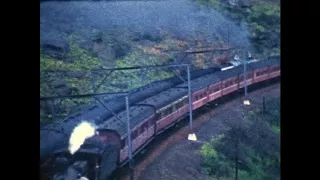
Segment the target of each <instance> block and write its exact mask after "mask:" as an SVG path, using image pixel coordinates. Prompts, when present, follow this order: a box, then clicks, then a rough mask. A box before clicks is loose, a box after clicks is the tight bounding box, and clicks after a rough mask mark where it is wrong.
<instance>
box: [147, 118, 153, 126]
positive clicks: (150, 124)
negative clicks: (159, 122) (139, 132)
mask: <svg viewBox="0 0 320 180" xmlns="http://www.w3.org/2000/svg"><path fill="white" fill-rule="evenodd" d="M153 122H154V119H153V118H151V119H149V121H148V127H152V125H153Z"/></svg>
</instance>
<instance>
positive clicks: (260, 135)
mask: <svg viewBox="0 0 320 180" xmlns="http://www.w3.org/2000/svg"><path fill="white" fill-rule="evenodd" d="M266 106H267V113H263V111H262V109H261V108H262V107H261V108H255V109H251V110H248V111H247V112H246V113H245V118H244V120H242V119H239V121H241V122H239V124H238V123H237V124H236V125H234V126H230V127H231V129H230V130H228V131H227V132H226V133H225V134H224V135H223V136H219V137H218V138H214V139H212V140H211V141H210V142H209V143H205V144H204V145H203V146H202V147H201V155H202V157H203V158H204V163H203V167H204V171H205V172H206V173H207V174H208V175H210V176H211V177H213V178H220V177H224V178H232V177H234V172H235V159H238V175H239V179H246V180H247V179H248V180H257V179H279V173H278V172H277V171H279V169H280V158H279V157H280V149H279V148H280V146H279V145H278V141H279V138H277V137H279V132H280V127H279V125H278V124H276V123H275V124H274V123H272V122H273V121H274V119H276V120H278V121H280V119H279V118H280V116H279V113H280V101H279V99H267V100H266ZM273 124H274V125H273ZM230 125H231V124H230ZM236 147H238V148H236ZM236 157H237V158H236Z"/></svg>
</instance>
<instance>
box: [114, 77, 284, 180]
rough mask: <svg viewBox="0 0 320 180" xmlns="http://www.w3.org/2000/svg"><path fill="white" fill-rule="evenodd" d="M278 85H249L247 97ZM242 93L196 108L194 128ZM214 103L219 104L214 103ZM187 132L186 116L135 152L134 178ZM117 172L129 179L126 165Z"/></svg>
mask: <svg viewBox="0 0 320 180" xmlns="http://www.w3.org/2000/svg"><path fill="white" fill-rule="evenodd" d="M279 86H280V83H279V80H273V81H270V82H266V83H262V86H261V87H259V86H254V87H253V86H251V87H250V88H249V92H252V94H248V97H249V98H251V99H253V98H252V97H253V96H261V94H267V93H266V92H270V91H271V90H272V89H276V88H279ZM242 94H243V92H240V93H239V92H236V93H234V94H230V96H229V97H227V98H225V99H223V100H218V101H214V102H211V103H209V104H208V105H207V106H205V107H202V108H200V109H198V110H197V111H196V112H195V114H194V121H193V127H194V130H195V131H197V130H198V129H199V128H200V127H201V126H203V125H205V124H206V123H207V122H208V121H209V120H210V119H211V118H212V117H213V116H215V115H216V108H220V107H221V108H222V107H223V109H228V108H231V107H232V106H233V103H232V102H234V101H237V100H241V99H243V95H242ZM216 103H219V104H218V105H216ZM259 105H261V104H257V100H254V99H253V103H252V105H251V106H250V108H254V107H255V106H259ZM239 109H240V108H239ZM240 111H241V110H240ZM188 133H189V129H188V118H185V119H183V120H181V121H180V122H179V123H178V124H176V125H175V126H173V127H171V128H169V129H167V131H166V133H162V134H161V135H159V136H158V137H157V138H155V139H154V140H153V141H152V142H151V143H150V144H149V145H148V146H146V147H145V148H144V149H143V150H142V151H141V152H142V153H140V154H137V155H136V157H135V158H134V159H135V163H136V165H135V180H145V178H141V176H142V174H143V172H144V171H145V170H146V168H147V167H148V166H149V165H150V164H151V163H152V162H153V161H154V160H155V159H157V158H158V157H159V156H160V155H161V154H162V153H164V152H165V151H166V150H167V149H168V148H169V147H171V146H172V145H174V144H176V143H177V142H181V140H186V141H187V137H188ZM193 143H199V144H202V143H203V142H201V141H199V140H197V141H195V142H193ZM118 173H119V174H118V177H114V178H115V179H119V180H129V167H128V165H126V166H124V167H122V168H120V169H119V171H118Z"/></svg>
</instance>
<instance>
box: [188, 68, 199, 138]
mask: <svg viewBox="0 0 320 180" xmlns="http://www.w3.org/2000/svg"><path fill="white" fill-rule="evenodd" d="M187 71H188V96H189V131H190V132H189V135H188V139H189V140H191V141H196V140H197V137H196V134H195V133H193V129H192V93H191V81H190V65H189V66H187Z"/></svg>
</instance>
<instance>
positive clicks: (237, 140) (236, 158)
mask: <svg viewBox="0 0 320 180" xmlns="http://www.w3.org/2000/svg"><path fill="white" fill-rule="evenodd" d="M238 151H239V137H236V157H235V165H236V172H235V173H236V175H235V180H238Z"/></svg>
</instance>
